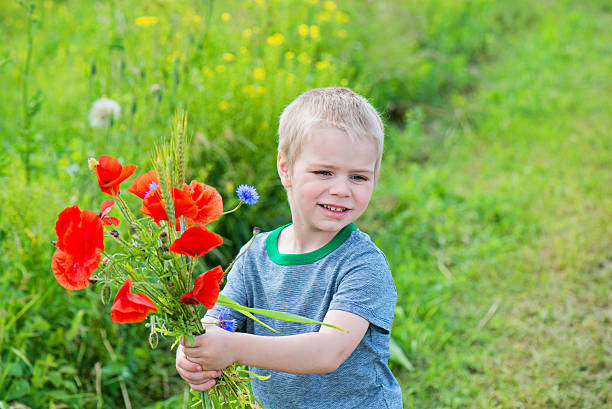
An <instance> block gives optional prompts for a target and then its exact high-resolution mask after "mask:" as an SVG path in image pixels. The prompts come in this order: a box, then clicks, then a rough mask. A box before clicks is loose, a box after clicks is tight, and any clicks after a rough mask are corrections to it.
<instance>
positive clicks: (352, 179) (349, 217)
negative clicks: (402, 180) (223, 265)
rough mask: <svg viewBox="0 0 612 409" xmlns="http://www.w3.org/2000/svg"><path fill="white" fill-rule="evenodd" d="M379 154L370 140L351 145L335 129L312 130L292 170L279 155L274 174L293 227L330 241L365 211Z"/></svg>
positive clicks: (373, 181) (326, 127) (347, 137)
mask: <svg viewBox="0 0 612 409" xmlns="http://www.w3.org/2000/svg"><path fill="white" fill-rule="evenodd" d="M377 158H378V155H377V153H376V145H375V143H374V142H372V141H357V142H353V141H351V139H350V138H349V136H348V135H347V134H346V133H345V132H344V131H341V130H339V129H337V128H334V127H330V126H325V127H323V126H321V127H316V128H314V129H313V132H312V135H310V136H309V138H308V139H307V140H306V141H305V143H304V146H303V147H302V151H301V152H300V154H299V155H298V157H297V158H296V160H295V162H294V163H293V166H292V168H291V169H289V168H288V165H287V162H286V160H285V158H284V157H283V155H282V154H279V157H278V171H279V175H280V178H281V182H282V183H283V186H284V187H285V188H286V189H287V195H288V197H289V205H290V207H291V216H292V219H293V224H294V227H295V228H299V229H301V231H303V232H304V233H306V234H308V233H320V232H328V233H330V236H331V237H330V239H331V238H332V237H333V235H335V234H336V233H337V232H339V231H340V230H342V228H343V227H345V226H346V225H348V224H349V223H351V222H353V221H355V220H357V218H358V217H359V216H361V214H362V213H363V212H364V211H365V210H366V208H367V207H368V203H369V201H370V197H371V196H372V190H373V189H374V184H375V166H376V160H377Z"/></svg>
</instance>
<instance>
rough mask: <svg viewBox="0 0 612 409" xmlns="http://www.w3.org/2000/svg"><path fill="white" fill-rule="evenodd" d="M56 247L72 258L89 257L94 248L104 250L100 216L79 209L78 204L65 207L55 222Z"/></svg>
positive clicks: (94, 251)
mask: <svg viewBox="0 0 612 409" xmlns="http://www.w3.org/2000/svg"><path fill="white" fill-rule="evenodd" d="M55 231H56V233H57V247H58V248H59V249H61V250H62V251H64V252H66V253H69V254H70V255H71V256H72V257H73V258H75V259H77V260H82V259H85V258H90V257H91V256H92V255H93V254H94V253H97V251H96V250H104V229H103V228H102V222H101V221H100V216H99V215H98V214H97V213H94V212H92V211H91V210H87V209H86V210H83V211H81V210H80V209H79V205H74V206H71V207H67V208H65V209H64V210H62V211H61V212H60V214H59V215H58V216H57V221H56V222H55Z"/></svg>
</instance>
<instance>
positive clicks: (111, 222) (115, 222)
mask: <svg viewBox="0 0 612 409" xmlns="http://www.w3.org/2000/svg"><path fill="white" fill-rule="evenodd" d="M102 223H104V224H105V225H107V226H119V223H121V220H119V219H117V218H116V217H111V216H106V217H105V218H104V219H102Z"/></svg>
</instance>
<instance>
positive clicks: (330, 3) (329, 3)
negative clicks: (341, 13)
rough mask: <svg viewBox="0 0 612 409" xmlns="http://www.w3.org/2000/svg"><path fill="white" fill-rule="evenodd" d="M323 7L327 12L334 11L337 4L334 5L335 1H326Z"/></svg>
mask: <svg viewBox="0 0 612 409" xmlns="http://www.w3.org/2000/svg"><path fill="white" fill-rule="evenodd" d="M323 7H324V8H325V10H327V11H334V10H336V3H334V2H333V1H326V2H325V3H323Z"/></svg>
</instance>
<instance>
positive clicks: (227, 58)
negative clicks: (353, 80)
mask: <svg viewBox="0 0 612 409" xmlns="http://www.w3.org/2000/svg"><path fill="white" fill-rule="evenodd" d="M223 59H224V60H225V61H234V60H235V59H236V57H234V54H232V53H225V54H223Z"/></svg>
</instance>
